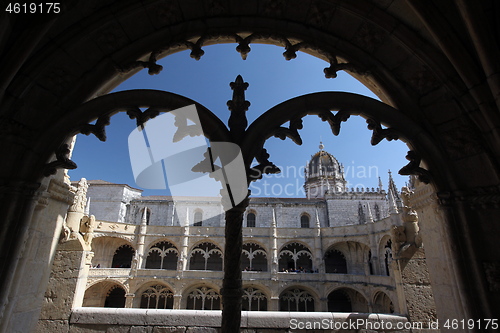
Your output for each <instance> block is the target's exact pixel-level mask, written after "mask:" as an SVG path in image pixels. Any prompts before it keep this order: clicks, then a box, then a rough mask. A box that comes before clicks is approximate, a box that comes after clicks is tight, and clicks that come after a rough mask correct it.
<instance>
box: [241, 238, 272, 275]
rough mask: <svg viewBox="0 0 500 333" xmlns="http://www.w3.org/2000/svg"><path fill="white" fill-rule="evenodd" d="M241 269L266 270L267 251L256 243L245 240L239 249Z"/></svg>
mask: <svg viewBox="0 0 500 333" xmlns="http://www.w3.org/2000/svg"><path fill="white" fill-rule="evenodd" d="M241 259H242V260H241V269H242V270H244V271H262V272H267V252H266V250H265V249H264V248H263V247H262V246H261V245H259V244H257V243H252V242H246V243H245V244H243V249H242V251H241Z"/></svg>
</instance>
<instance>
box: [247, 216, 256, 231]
mask: <svg viewBox="0 0 500 333" xmlns="http://www.w3.org/2000/svg"><path fill="white" fill-rule="evenodd" d="M247 227H248V228H255V214H254V213H248V214H247Z"/></svg>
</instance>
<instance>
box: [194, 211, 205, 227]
mask: <svg viewBox="0 0 500 333" xmlns="http://www.w3.org/2000/svg"><path fill="white" fill-rule="evenodd" d="M193 225H194V226H195V227H201V226H202V225H203V214H202V212H199V211H198V212H195V213H194V223H193Z"/></svg>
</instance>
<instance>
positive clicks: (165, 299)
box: [141, 284, 174, 309]
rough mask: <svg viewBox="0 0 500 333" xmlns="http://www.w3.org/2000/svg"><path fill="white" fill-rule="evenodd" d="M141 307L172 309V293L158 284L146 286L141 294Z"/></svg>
mask: <svg viewBox="0 0 500 333" xmlns="http://www.w3.org/2000/svg"><path fill="white" fill-rule="evenodd" d="M141 308H143V309H173V308H174V293H173V292H172V291H171V290H170V289H169V288H167V287H165V286H162V285H160V284H158V285H156V286H151V287H149V288H147V289H146V290H145V291H144V292H143V293H142V295H141Z"/></svg>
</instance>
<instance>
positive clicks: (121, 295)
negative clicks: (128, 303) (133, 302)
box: [104, 285, 125, 308]
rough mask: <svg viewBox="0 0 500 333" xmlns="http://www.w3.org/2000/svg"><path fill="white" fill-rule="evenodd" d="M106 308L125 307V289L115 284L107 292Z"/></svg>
mask: <svg viewBox="0 0 500 333" xmlns="http://www.w3.org/2000/svg"><path fill="white" fill-rule="evenodd" d="M104 307H105V308H124V307H125V290H123V288H122V287H120V286H118V285H114V286H113V287H111V289H110V290H109V291H108V293H107V294H106V300H105V301H104Z"/></svg>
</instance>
